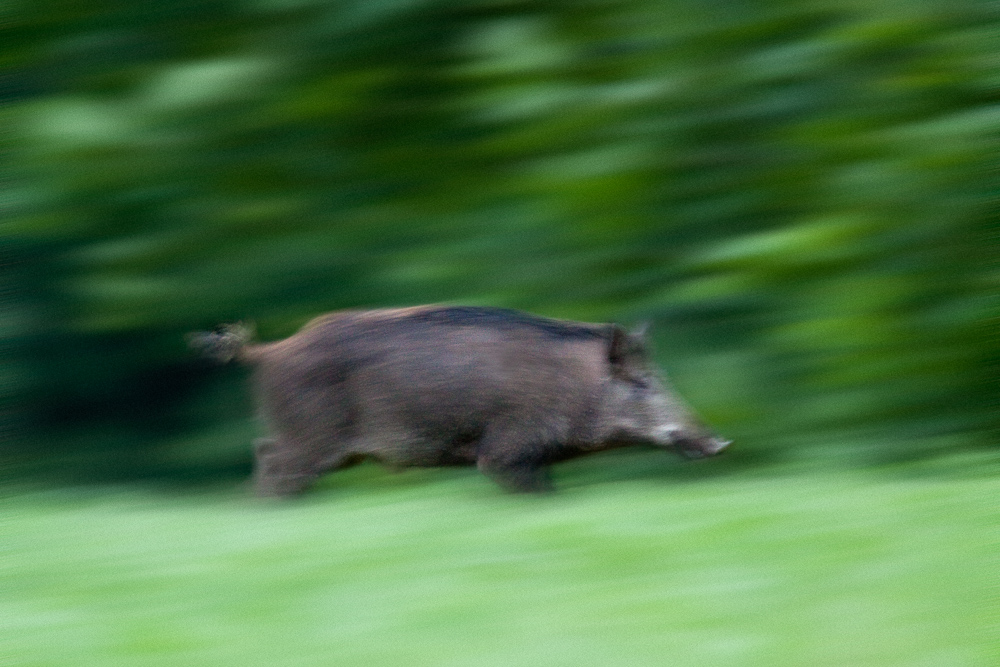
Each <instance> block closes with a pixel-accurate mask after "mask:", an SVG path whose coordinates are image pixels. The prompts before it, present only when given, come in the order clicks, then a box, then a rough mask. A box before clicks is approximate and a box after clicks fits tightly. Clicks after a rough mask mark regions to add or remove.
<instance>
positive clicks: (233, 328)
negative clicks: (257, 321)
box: [184, 322, 258, 364]
mask: <svg viewBox="0 0 1000 667" xmlns="http://www.w3.org/2000/svg"><path fill="white" fill-rule="evenodd" d="M253 335H254V327H253V325H252V324H244V323H243V322H235V323H233V324H222V325H220V326H218V327H217V328H216V329H215V331H192V332H191V333H189V334H188V335H186V336H185V337H184V340H186V341H187V344H188V347H189V348H191V349H192V350H195V351H196V352H198V353H199V354H201V356H203V357H205V358H207V359H211V360H212V361H215V362H217V363H220V364H227V363H229V362H230V361H232V360H233V359H236V360H237V361H253V360H254V359H255V358H256V356H257V355H255V354H254V353H253V351H254V349H255V348H257V347H258V346H256V345H249V343H250V340H251V339H252V338H253Z"/></svg>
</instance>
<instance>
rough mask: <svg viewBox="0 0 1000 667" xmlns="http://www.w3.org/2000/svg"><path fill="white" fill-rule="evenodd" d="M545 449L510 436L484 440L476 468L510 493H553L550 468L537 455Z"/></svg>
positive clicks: (498, 436)
mask: <svg viewBox="0 0 1000 667" xmlns="http://www.w3.org/2000/svg"><path fill="white" fill-rule="evenodd" d="M540 451H544V447H542V446H539V444H538V443H526V442H523V441H519V439H518V438H513V437H511V436H510V435H508V436H507V437H503V436H501V435H497V436H491V437H487V438H484V440H483V443H482V445H481V446H480V448H479V454H478V456H477V458H476V467H478V468H479V471H480V472H482V473H483V474H484V475H486V476H487V477H489V478H490V479H492V480H493V481H495V482H496V483H497V484H499V485H500V486H502V487H503V488H504V489H506V490H507V491H513V492H516V493H539V492H544V491H551V490H552V479H551V475H550V471H549V467H548V465H546V464H545V462H544V460H543V457H542V456H540V455H539V454H538V452H540Z"/></svg>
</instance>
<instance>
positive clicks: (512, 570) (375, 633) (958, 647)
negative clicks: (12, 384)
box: [0, 453, 1000, 667]
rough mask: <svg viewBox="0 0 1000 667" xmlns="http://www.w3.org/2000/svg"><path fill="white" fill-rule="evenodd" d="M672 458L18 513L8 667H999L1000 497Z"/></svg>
mask: <svg viewBox="0 0 1000 667" xmlns="http://www.w3.org/2000/svg"><path fill="white" fill-rule="evenodd" d="M652 456H654V454H645V453H643V454H639V455H635V456H632V457H631V458H628V457H622V456H620V455H619V457H618V458H614V457H605V458H596V459H590V460H588V462H583V463H579V462H577V463H571V464H566V465H564V466H562V467H561V468H560V471H559V474H558V475H557V483H558V484H559V485H560V491H559V492H557V493H556V494H552V495H548V496H542V497H522V496H507V495H503V494H502V493H500V492H499V491H498V490H496V489H495V488H494V487H493V486H492V485H491V484H490V483H489V482H488V481H486V480H485V479H483V478H481V477H479V476H478V475H477V474H476V473H475V472H474V471H471V470H468V471H467V470H444V471H411V472H405V473H402V474H397V475H391V474H388V473H383V472H381V471H380V470H378V469H376V468H374V467H369V466H362V467H361V468H359V469H357V470H352V471H347V472H345V473H342V474H339V475H334V476H331V477H330V478H328V479H327V480H324V482H323V483H322V485H321V487H320V488H318V489H317V490H316V491H315V492H314V493H312V494H311V495H309V496H308V497H307V498H305V499H302V500H300V501H295V502H291V503H263V502H260V501H256V500H253V499H252V498H249V497H248V496H247V495H246V492H245V489H243V488H232V487H230V488H226V489H222V490H219V489H215V490H204V489H202V490H187V491H182V490H177V489H174V490H163V489H155V488H150V487H145V488H139V487H136V488H125V487H115V488H100V489H94V488H90V489H62V490H48V491H40V490H34V491H28V490H25V491H23V492H19V493H7V495H5V496H4V497H2V498H0V665H2V666H3V667H10V666H18V667H20V666H22V665H25V666H28V665H31V666H34V665H38V666H42V665H52V666H70V665H71V666H73V667H86V666H91V665H101V666H102V667H103V666H113V665H122V666H126V665H127V666H129V667H142V666H153V665H163V666H167V665H170V666H174V665H185V666H198V665H205V666H212V667H221V666H227V665H233V666H236V665H239V666H241V667H244V666H247V665H267V666H275V667H276V666H284V665H287V666H289V667H292V666H303V665H324V666H326V665H336V666H338V667H339V666H348V665H358V666H365V667H372V666H381V665H385V666H418V665H428V666H430V665H434V666H456V667H457V666H461V665H484V666H496V667H509V666H512V665H516V666H521V665H524V666H529V665H530V666H543V665H544V666H548V665H552V666H563V665H565V666H571V665H572V666H574V667H576V666H581V665H599V666H609V667H610V666H642V665H671V666H674V665H676V666H687V665H692V666H695V665H697V666H702V665H704V666H708V665H727V666H729V665H740V666H742V665H765V666H767V667H780V666H783V665H788V666H794V667H803V666H809V667H821V666H830V667H833V666H837V667H840V666H843V667H862V666H866V665H870V666H873V667H874V666H878V667H888V666H895V665H899V666H902V665H906V666H914V667H932V666H933V667H937V666H941V667H958V666H966V665H968V666H974V665H975V666H984V667H992V666H995V665H998V664H1000V650H998V649H1000V600H998V587H997V582H998V581H1000V574H998V572H1000V569H998V567H997V566H998V562H1000V556H998V548H1000V544H998V543H1000V537H998V536H1000V510H998V503H997V499H998V498H1000V478H998V477H996V476H988V475H981V476H978V477H976V476H968V475H957V474H936V475H917V474H912V473H900V472H895V473H893V472H888V471H885V470H882V471H880V472H844V471H839V472H830V473H815V472H814V473H808V474H798V475H792V474H785V475H778V474H775V475H760V474H756V475H751V474H747V473H728V474H721V473H717V472H713V469H712V468H711V467H704V468H697V467H694V466H692V467H691V468H687V469H685V470H690V471H691V472H683V473H678V474H674V473H673V472H672V470H673V468H667V469H666V471H665V474H663V475H653V476H649V475H647V476H642V475H638V476H633V475H631V474H629V473H630V471H631V470H632V469H633V468H637V467H641V466H642V465H644V464H645V463H647V462H650V461H653V460H654V459H652V458H650V457H652ZM656 465H659V464H656ZM695 465H699V464H695ZM709 465H710V464H709ZM615 466H618V468H617V469H618V470H620V471H622V472H621V474H618V475H610V476H609V475H606V474H602V473H601V472H600V471H602V470H605V469H607V468H608V467H611V468H612V469H615ZM700 471H704V472H705V474H701V472H700Z"/></svg>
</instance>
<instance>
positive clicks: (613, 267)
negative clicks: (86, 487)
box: [0, 0, 1000, 470]
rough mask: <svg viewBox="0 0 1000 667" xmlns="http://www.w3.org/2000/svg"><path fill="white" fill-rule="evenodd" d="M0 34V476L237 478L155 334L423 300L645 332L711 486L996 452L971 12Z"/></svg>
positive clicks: (172, 9) (424, 2)
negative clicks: (816, 463)
mask: <svg viewBox="0 0 1000 667" xmlns="http://www.w3.org/2000/svg"><path fill="white" fill-rule="evenodd" d="M0 11H3V12H4V13H5V14H4V15H3V20H4V23H5V37H4V40H3V44H2V46H0V58H2V62H3V66H4V70H5V76H4V77H3V79H2V82H0V85H2V89H0V92H2V95H3V97H4V100H5V101H6V104H4V105H3V107H2V108H0V119H2V122H3V125H4V127H6V128H8V131H7V132H6V133H5V134H4V135H3V141H4V144H5V150H4V181H5V190H6V195H5V201H4V203H3V206H4V220H3V222H2V223H0V244H2V246H0V258H2V264H0V279H2V280H3V283H2V285H0V361H2V364H0V432H2V433H3V434H4V435H3V437H4V438H5V441H7V442H10V443H13V442H15V441H16V440H21V441H23V443H22V444H26V445H27V448H26V449H25V448H23V447H22V452H23V451H27V452H28V453H40V454H43V455H45V456H48V455H49V454H50V453H51V452H52V451H54V450H55V449H56V448H61V451H63V452H78V453H81V456H82V457H84V458H86V457H89V460H92V461H93V460H102V461H104V462H105V463H106V464H107V465H112V466H119V467H121V468H122V469H123V470H124V469H128V470H134V469H135V468H134V467H130V466H131V464H132V463H136V462H144V464H146V465H148V466H154V467H155V466H161V467H169V466H171V465H175V466H181V467H185V466H186V467H188V468H198V467H205V469H209V468H211V465H215V464H217V463H218V461H230V460H234V459H235V460H245V456H246V454H245V451H247V450H248V446H247V441H248V440H249V438H250V437H251V433H252V430H253V427H252V426H251V425H249V422H248V421H247V419H248V413H249V407H248V405H247V402H246V399H245V395H244V394H243V393H242V392H243V390H242V389H241V388H240V387H241V385H239V384H237V381H239V380H241V379H242V375H241V372H240V371H238V370H233V369H228V370H223V371H211V370H209V369H207V368H206V367H204V366H203V365H201V364H200V362H197V361H195V360H192V359H191V358H190V355H189V354H188V352H187V351H186V350H185V349H184V346H183V341H182V334H183V333H184V332H185V331H188V330H191V329H196V328H205V327H210V326H212V325H214V324H215V323H217V322H222V321H233V320H240V319H244V320H246V319H249V320H253V321H255V322H256V324H257V326H258V330H259V332H260V334H261V335H262V337H264V338H273V337H278V336H283V335H288V334H289V333H291V332H293V331H294V330H295V329H296V328H297V327H298V326H299V325H300V324H302V323H303V322H304V321H305V320H307V319H308V318H309V317H311V316H313V315H315V314H316V313H319V312H322V311H327V310H332V309H336V308H342V307H358V306H381V305H404V304H415V303H424V302H437V301H443V302H452V303H466V304H483V305H495V306H502V307H517V308H523V309H527V310H530V311H533V312H537V313H539V314H544V315H550V316H557V317H570V318H575V319H586V320H595V321H610V320H617V321H625V322H632V321H638V320H651V321H652V322H653V323H654V333H655V336H656V338H657V341H658V342H659V347H658V356H659V360H660V362H661V363H662V365H663V366H665V367H666V368H667V369H668V371H669V372H671V374H672V375H673V376H674V379H675V383H676V384H677V385H678V386H679V387H680V388H681V389H682V392H683V393H685V394H686V395H688V396H689V398H690V399H691V402H692V403H694V404H695V405H696V406H698V408H699V409H700V411H701V412H702V413H703V415H704V416H705V417H706V418H707V419H708V420H709V421H710V422H713V423H714V424H715V425H716V426H717V427H718V428H719V429H720V430H721V431H723V432H726V433H728V434H731V435H732V436H733V437H735V438H736V439H737V440H738V441H739V442H738V447H734V456H736V457H737V458H738V457H740V456H742V457H744V458H746V459H748V460H749V459H751V458H753V457H755V456H756V457H774V458H788V457H792V458H794V457H796V456H801V455H805V454H809V455H812V454H816V453H820V454H821V455H823V456H833V457H840V458H843V459H845V460H857V461H862V462H870V461H878V460H893V459H899V458H907V457H912V456H924V455H928V454H933V453H939V452H944V451H954V450H956V449H962V448H968V447H975V446H981V445H983V444H987V445H989V444H992V443H993V442H994V440H995V433H996V426H997V417H996V414H997V413H998V397H1000V388H998V384H997V380H996V378H997V377H1000V362H998V353H997V349H998V347H1000V345H998V340H997V334H996V329H997V327H996V323H997V319H996V317H995V312H996V309H997V303H996V300H997V297H996V295H997V293H998V288H1000V267H998V265H997V262H996V256H997V232H996V229H997V227H996V222H997V221H996V201H997V200H996V194H997V185H996V184H997V179H996V173H997V172H996V154H997V150H998V147H1000V146H998V143H1000V142H998V128H1000V112H998V108H1000V107H998V99H997V98H998V92H997V91H998V90H1000V85H998V84H1000V73H998V69H997V67H996V64H995V61H996V58H995V52H996V47H997V44H996V43H995V41H996V40H995V38H994V35H996V31H997V27H998V21H997V12H996V9H995V8H992V9H991V8H990V7H988V6H987V5H986V4H985V3H983V4H980V3H974V2H968V3H966V2H957V3H956V2H948V3H944V2H939V3H929V2H923V1H920V0H901V1H900V2H897V3H892V4H888V5H887V4H885V3H871V2H846V3H845V2H843V1H841V0H838V1H837V2H832V1H827V0H812V1H806V0H789V1H785V2H778V3H763V4H761V3H748V2H728V3H719V2H716V3H704V2H691V1H689V0H667V1H664V0H656V1H652V0H621V1H612V0H591V1H587V2H572V3H570V2H561V1H556V0H551V1H541V0H539V1H533V0H525V1H520V2H517V1H502V0H496V1H491V0H480V1H474V0H469V1H463V2H459V1H457V0H452V1H448V0H436V1H432V0H382V1H379V2H372V1H371V0H354V1H320V0H253V1H251V0H229V1H224V0H211V1H198V2H193V1H186V0H165V1H163V2H155V3H154V2H132V1H125V0H94V1H93V2H87V3H79V2H68V1H64V0H47V1H45V2H38V3H20V6H19V7H16V8H11V9H5V10H0ZM16 435H19V436H22V437H15V436H16ZM56 443H58V445H57V444H56ZM9 449H13V447H11V448H9ZM96 452H103V456H104V457H103V458H101V456H98V454H97V453H96ZM83 453H85V455H84V454H83ZM112 461H117V462H118V463H109V462H112ZM209 462H212V463H211V465H210V464H209Z"/></svg>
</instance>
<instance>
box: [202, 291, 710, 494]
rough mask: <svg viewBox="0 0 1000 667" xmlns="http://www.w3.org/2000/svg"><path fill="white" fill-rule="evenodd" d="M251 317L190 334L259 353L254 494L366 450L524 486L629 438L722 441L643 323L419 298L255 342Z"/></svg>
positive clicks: (294, 482) (289, 490) (217, 351)
mask: <svg viewBox="0 0 1000 667" xmlns="http://www.w3.org/2000/svg"><path fill="white" fill-rule="evenodd" d="M249 338H250V332H249V330H248V329H247V328H245V327H242V326H241V325H228V326H224V327H222V328H221V329H219V330H217V331H216V332H212V333H208V332H200V333H194V334H190V335H189V338H188V341H189V344H190V345H191V346H192V347H193V348H196V349H198V350H200V351H201V352H203V353H204V354H205V355H206V356H209V357H212V358H214V359H216V360H218V361H221V362H226V361H229V360H231V359H235V360H237V361H240V362H245V363H249V364H252V365H254V366H255V367H256V368H255V373H254V388H255V393H256V398H257V402H258V405H259V410H260V416H261V417H262V419H263V421H264V424H265V426H266V429H267V431H268V433H269V435H268V436H267V437H265V438H261V439H260V440H258V441H257V442H256V443H255V465H256V469H255V482H256V489H257V492H258V493H259V494H261V495H266V496H272V495H274V496H285V495H291V494H294V493H298V492H300V491H302V490H304V489H305V488H306V487H307V486H308V485H309V484H310V483H311V482H313V481H314V480H315V479H316V478H317V477H319V476H320V475H321V474H323V473H325V472H328V471H332V470H336V469H338V468H344V467H346V466H349V465H351V464H353V463H356V462H358V461H360V460H362V459H365V458H372V459H376V460H378V461H381V462H382V463H384V464H386V465H389V466H392V467H406V466H444V465H476V466H478V468H479V470H480V471H482V472H483V473H485V474H486V475H488V476H489V477H491V478H492V479H494V480H495V481H496V482H497V483H499V484H500V485H501V486H503V487H504V488H506V489H508V490H512V491H538V490H545V489H548V488H549V484H550V483H549V473H548V466H549V464H551V463H554V462H557V461H562V460H565V459H569V458H572V457H575V456H578V455H581V454H585V453H588V452H597V451H601V450H607V449H611V448H614V447H621V446H626V445H633V444H642V443H645V444H652V445H659V446H663V447H669V448H673V449H676V450H679V451H680V452H682V453H683V454H686V455H688V456H691V457H702V456H710V455H713V454H717V453H719V452H720V451H722V449H724V448H725V447H726V446H727V445H728V444H729V443H728V442H727V441H725V440H722V439H721V438H719V437H717V436H715V435H714V434H713V433H711V432H710V431H709V430H708V429H707V428H706V427H705V426H704V425H703V424H702V423H701V421H699V420H698V418H697V417H695V415H694V414H693V412H692V411H691V410H690V409H689V408H688V407H687V406H686V405H685V404H684V402H683V401H682V400H681V399H680V397H678V396H677V395H676V394H675V393H674V392H673V391H672V390H671V389H670V388H668V386H667V385H666V383H665V382H664V381H663V380H662V379H661V377H660V376H659V374H658V373H657V371H656V370H655V368H654V367H653V366H652V365H651V363H650V361H649V358H648V355H647V352H646V341H645V337H644V333H643V332H633V333H627V332H626V331H625V330H624V329H623V328H622V327H620V326H618V325H617V324H588V323H583V322H572V321H564V320H555V319H548V318H544V317H538V316H535V315H529V314H527V313H522V312H519V311H514V310H507V309H501V308H481V307H453V306H419V307H414V308H396V309H381V310H359V311H350V310H349V311H342V312H334V313H331V314H327V315H323V316H320V317H318V318H316V319H314V320H312V321H311V322H309V323H308V324H306V325H305V327H303V329H302V330H301V331H299V332H298V333H296V334H295V335H293V336H291V337H290V338H287V339H285V340H281V341H277V342H273V343H264V344H251V343H250V341H249Z"/></svg>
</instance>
